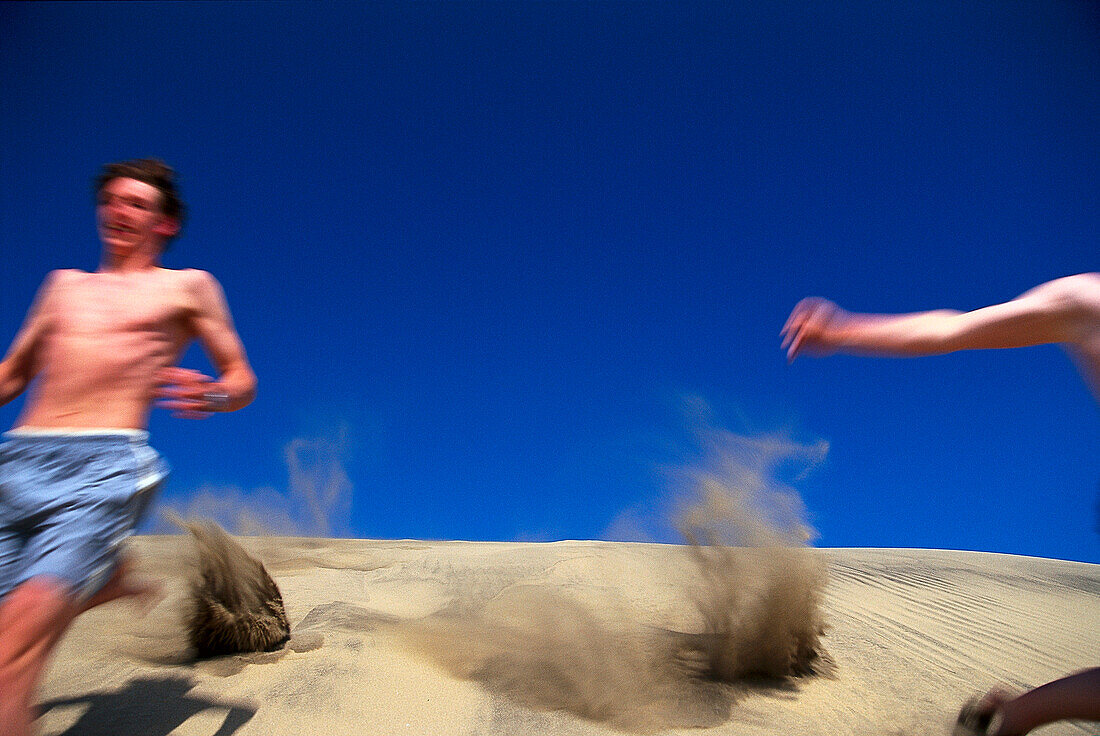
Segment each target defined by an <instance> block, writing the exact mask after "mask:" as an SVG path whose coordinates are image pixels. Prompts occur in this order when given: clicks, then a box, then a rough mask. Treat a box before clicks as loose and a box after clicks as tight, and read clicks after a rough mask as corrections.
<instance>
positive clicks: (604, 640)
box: [402, 430, 826, 732]
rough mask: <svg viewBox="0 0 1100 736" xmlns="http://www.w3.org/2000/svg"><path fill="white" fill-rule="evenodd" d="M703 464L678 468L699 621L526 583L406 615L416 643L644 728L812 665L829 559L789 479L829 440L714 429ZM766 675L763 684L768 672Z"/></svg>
mask: <svg viewBox="0 0 1100 736" xmlns="http://www.w3.org/2000/svg"><path fill="white" fill-rule="evenodd" d="M700 438H701V439H702V440H704V443H705V447H706V451H705V453H704V457H703V459H702V461H701V462H700V465H699V467H697V468H695V469H693V470H690V471H688V472H685V473H682V474H679V482H680V483H683V484H684V488H683V489H682V491H683V493H684V500H683V502H682V503H681V505H680V507H679V510H678V512H677V516H676V525H677V526H678V528H679V529H680V530H681V531H682V533H683V534H684V536H685V539H686V541H687V546H686V548H685V559H684V569H683V578H684V580H685V588H684V590H683V594H682V600H681V601H680V605H681V607H682V608H684V609H686V610H687V612H688V613H689V616H688V618H694V620H695V621H696V624H695V626H694V627H693V628H691V629H690V630H685V631H671V630H668V629H661V628H656V627H653V626H647V625H644V624H643V623H641V622H640V621H638V620H637V617H633V619H632V617H631V616H630V615H629V613H630V612H629V611H627V612H626V613H627V615H619V616H618V617H617V618H614V619H612V620H609V619H608V617H607V616H606V615H604V616H603V617H601V615H600V613H601V612H604V611H606V610H609V609H611V608H613V607H612V606H605V605H601V603H600V602H599V601H596V602H594V603H593V602H592V601H589V602H588V603H586V602H585V601H582V600H578V599H577V597H575V596H574V595H571V593H570V591H567V590H562V589H551V588H548V587H545V586H534V585H526V586H514V587H512V588H508V589H506V590H505V591H503V592H502V593H501V594H500V595H498V596H496V597H495V598H493V599H492V600H490V601H489V602H487V603H485V604H484V605H480V606H476V605H475V606H473V607H471V608H467V609H463V610H457V609H455V610H451V611H449V612H444V613H441V614H437V615H434V616H431V617H428V618H427V619H424V620H421V621H418V622H414V623H413V624H410V625H406V626H405V627H404V629H403V632H402V633H403V634H404V636H405V638H406V641H407V642H408V643H409V644H410V645H411V646H413V647H414V648H416V649H417V650H419V651H421V652H423V653H425V654H427V655H428V656H429V657H431V658H432V659H434V660H435V661H436V662H437V663H439V664H440V665H441V666H442V667H444V668H445V669H446V670H448V671H449V672H451V673H452V674H453V675H455V676H457V677H461V678H465V679H471V680H475V681H478V682H480V683H481V684H482V685H483V686H485V687H486V688H487V689H489V690H490V691H492V692H496V693H499V694H501V695H504V696H506V697H508V698H510V699H511V700H513V701H515V702H518V703H520V704H523V705H526V706H528V707H532V708H535V709H540V710H549V711H555V710H560V711H567V712H570V713H573V714H575V715H579V716H581V717H584V718H588V719H591V720H596V721H601V722H606V723H608V724H609V725H611V726H613V727H616V728H620V729H626V730H631V731H637V732H652V731H659V730H664V729H668V728H688V727H706V726H713V725H717V724H719V723H721V722H723V721H725V720H727V719H728V718H729V717H730V715H731V708H732V705H733V702H734V700H735V699H736V697H737V694H738V693H740V692H743V691H744V689H745V688H746V687H752V686H753V685H752V684H751V683H752V682H753V681H754V680H753V678H754V677H758V676H761V677H768V678H788V677H795V676H803V675H809V674H813V673H815V672H818V671H820V670H821V669H823V663H824V662H825V661H826V658H825V656H824V650H823V649H822V645H821V640H820V636H821V633H822V630H823V622H822V618H821V613H820V602H821V597H822V592H823V588H824V585H825V567H824V564H823V562H822V560H821V559H820V558H819V557H818V556H817V554H816V553H815V551H814V550H813V549H812V548H810V547H809V546H807V545H808V542H809V540H810V538H811V535H812V532H811V530H810V529H809V527H808V525H807V524H806V522H805V518H804V517H805V513H804V510H803V508H802V505H801V502H800V501H799V500H798V496H797V494H795V493H794V491H793V490H792V489H791V488H790V487H789V486H787V485H785V484H784V483H782V482H780V481H779V479H778V476H779V474H780V473H781V472H782V471H784V470H789V469H790V467H791V466H792V465H795V466H800V467H801V469H802V470H806V469H808V468H809V467H811V466H812V465H814V464H816V463H817V462H820V460H821V459H823V457H824V454H825V451H826V447H825V445H824V444H818V445H811V446H806V445H801V444H798V443H795V442H791V441H789V440H785V439H783V438H780V437H777V436H764V437H745V436H741V435H735V434H732V433H728V432H722V431H716V430H707V431H704V432H702V433H701V434H700ZM757 682H758V681H757Z"/></svg>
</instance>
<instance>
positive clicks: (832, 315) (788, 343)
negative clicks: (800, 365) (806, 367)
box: [779, 296, 847, 362]
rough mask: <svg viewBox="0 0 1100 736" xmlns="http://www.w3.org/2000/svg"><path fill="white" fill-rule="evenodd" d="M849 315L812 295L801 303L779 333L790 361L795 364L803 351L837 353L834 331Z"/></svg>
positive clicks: (823, 353)
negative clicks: (835, 351)
mask: <svg viewBox="0 0 1100 736" xmlns="http://www.w3.org/2000/svg"><path fill="white" fill-rule="evenodd" d="M846 316H847V312H845V311H844V310H843V309H841V308H840V307H838V306H837V305H836V304H833V303H832V302H831V301H829V300H828V299H822V298H821V297H817V296H812V297H809V298H807V299H803V300H802V301H800V302H799V303H798V304H796V305H795V307H794V309H793V310H791V316H790V317H787V322H786V324H784V325H783V329H782V330H781V331H780V333H779V334H780V335H782V336H783V348H784V349H786V351H787V360H788V361H791V362H793V361H794V359H795V358H797V357H798V354H799V353H801V352H802V351H803V350H807V351H810V352H813V353H816V354H819V355H826V354H828V353H831V352H833V351H834V350H836V348H837V345H836V337H837V336H836V331H835V330H834V329H832V328H835V327H836V326H837V325H838V324H840V323H842V322H844V321H845V317H846Z"/></svg>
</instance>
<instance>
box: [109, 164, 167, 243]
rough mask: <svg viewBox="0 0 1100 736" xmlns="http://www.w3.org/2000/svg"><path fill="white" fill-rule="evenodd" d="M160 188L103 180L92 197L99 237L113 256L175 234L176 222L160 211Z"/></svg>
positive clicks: (120, 178) (115, 180) (124, 181)
mask: <svg viewBox="0 0 1100 736" xmlns="http://www.w3.org/2000/svg"><path fill="white" fill-rule="evenodd" d="M160 201H161V195H160V190H158V189H157V188H156V187H154V186H153V185H151V184H146V183H145V182H142V181H138V180H137V179H127V178H125V177H119V178H117V179H111V180H110V181H109V182H107V183H106V184H105V185H104V186H103V188H102V189H100V190H99V194H98V196H97V198H96V221H97V223H98V225H99V239H100V240H102V241H103V245H104V246H105V247H106V248H107V249H108V250H110V251H111V252H112V253H114V254H115V255H126V254H128V253H131V252H133V251H134V250H136V249H137V248H138V247H139V246H141V245H143V244H152V245H155V246H157V248H158V250H159V248H160V247H161V246H162V244H163V241H164V240H165V239H166V238H169V237H171V236H172V235H174V234H175V231H176V227H177V226H176V223H175V222H174V221H173V220H172V218H170V217H168V216H167V215H165V214H164V213H163V212H161V209H160Z"/></svg>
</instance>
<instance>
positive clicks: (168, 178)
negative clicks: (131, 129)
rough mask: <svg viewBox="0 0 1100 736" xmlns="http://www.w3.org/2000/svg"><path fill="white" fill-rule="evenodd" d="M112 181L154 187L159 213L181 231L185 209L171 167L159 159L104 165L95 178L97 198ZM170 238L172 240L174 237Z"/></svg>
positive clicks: (134, 160)
mask: <svg viewBox="0 0 1100 736" xmlns="http://www.w3.org/2000/svg"><path fill="white" fill-rule="evenodd" d="M113 179H135V180H137V181H140V182H144V183H145V184H148V185H150V186H152V187H156V189H157V191H159V192H160V211H161V212H163V213H164V214H166V215H168V216H169V217H171V218H172V219H173V220H175V221H176V222H178V223H179V225H180V228H181V229H182V228H183V220H184V217H186V215H187V207H186V206H185V205H184V204H183V200H181V199H180V195H179V191H178V190H177V189H176V171H175V169H173V168H172V167H171V166H169V165H168V164H166V163H164V162H163V161H161V160H160V159H159V158H136V159H132V160H130V161H121V162H119V163H115V164H105V165H104V166H103V170H102V171H100V172H99V176H97V177H96V178H95V194H96V196H97V197H98V196H99V192H100V191H101V190H102V189H103V187H105V186H107V182H109V181H112V180H113ZM178 234H179V233H177V235H178ZM172 237H173V238H174V237H175V235H173V236H172ZM171 239H172V238H169V239H168V240H171Z"/></svg>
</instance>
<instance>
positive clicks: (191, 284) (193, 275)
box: [159, 268, 218, 289]
mask: <svg viewBox="0 0 1100 736" xmlns="http://www.w3.org/2000/svg"><path fill="white" fill-rule="evenodd" d="M159 274H160V277H161V278H163V279H166V280H168V281H169V282H171V283H173V284H178V285H179V286H181V287H183V288H187V289H194V288H204V287H205V288H209V286H210V285H211V284H216V283H218V280H217V279H215V278H214V274H212V273H210V272H209V271H203V270H202V269H199V268H162V269H160V270H159Z"/></svg>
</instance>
